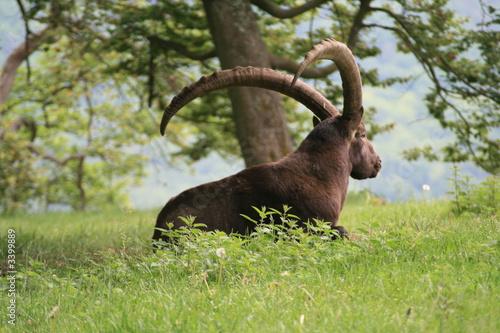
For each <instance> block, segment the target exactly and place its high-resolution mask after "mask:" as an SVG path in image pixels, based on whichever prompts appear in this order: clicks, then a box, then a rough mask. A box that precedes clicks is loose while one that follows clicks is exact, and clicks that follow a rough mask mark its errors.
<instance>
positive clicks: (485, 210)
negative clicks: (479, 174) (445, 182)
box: [448, 166, 500, 215]
mask: <svg viewBox="0 0 500 333" xmlns="http://www.w3.org/2000/svg"><path fill="white" fill-rule="evenodd" d="M449 180H450V183H451V187H452V190H451V191H450V192H448V194H449V195H450V197H451V201H452V211H453V212H455V213H456V214H458V215H460V214H468V215H471V214H491V215H498V213H499V209H500V207H499V205H498V203H499V202H500V188H499V186H500V178H499V177H497V176H490V177H487V178H486V180H485V181H483V182H481V183H480V184H477V185H476V184H472V183H471V177H470V176H463V175H461V174H460V169H459V167H458V166H453V178H450V179H449Z"/></svg>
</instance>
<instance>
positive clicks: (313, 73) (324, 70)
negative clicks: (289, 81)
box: [269, 52, 337, 79]
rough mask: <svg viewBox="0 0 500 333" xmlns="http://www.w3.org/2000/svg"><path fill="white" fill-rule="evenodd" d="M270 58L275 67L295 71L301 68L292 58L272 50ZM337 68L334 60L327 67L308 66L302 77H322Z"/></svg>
mask: <svg viewBox="0 0 500 333" xmlns="http://www.w3.org/2000/svg"><path fill="white" fill-rule="evenodd" d="M269 58H270V59H271V66H272V67H273V68H275V69H281V70H284V71H287V72H290V73H295V72H296V71H297V69H298V68H299V63H298V62H296V61H294V60H292V59H290V58H287V57H282V56H279V55H276V54H274V53H271V52H269ZM336 70H337V65H335V64H334V63H333V62H332V63H331V64H330V65H328V66H326V67H320V68H314V67H307V68H306V69H305V70H304V72H302V74H301V77H303V78H306V79H320V78H323V77H325V76H327V75H329V74H331V73H333V72H335V71H336Z"/></svg>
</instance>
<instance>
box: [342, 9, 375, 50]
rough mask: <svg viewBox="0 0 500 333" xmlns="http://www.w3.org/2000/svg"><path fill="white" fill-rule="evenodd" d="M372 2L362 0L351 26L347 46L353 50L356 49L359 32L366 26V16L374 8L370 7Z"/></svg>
mask: <svg viewBox="0 0 500 333" xmlns="http://www.w3.org/2000/svg"><path fill="white" fill-rule="evenodd" d="M371 2H372V0H361V2H360V6H359V10H358V12H357V13H356V15H355V16H354V21H353V23H352V26H351V32H350V33H349V38H348V39H347V46H348V47H349V48H350V49H351V50H354V48H355V46H356V43H357V41H358V36H359V32H360V31H361V29H362V28H363V27H364V24H363V20H364V18H365V17H366V15H368V13H370V11H371V10H372V8H371V7H370V3H371Z"/></svg>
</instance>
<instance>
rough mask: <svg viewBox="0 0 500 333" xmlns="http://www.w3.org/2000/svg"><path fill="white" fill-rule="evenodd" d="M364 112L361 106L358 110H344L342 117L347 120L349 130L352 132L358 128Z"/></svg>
mask: <svg viewBox="0 0 500 333" xmlns="http://www.w3.org/2000/svg"><path fill="white" fill-rule="evenodd" d="M363 113H364V108H363V107H360V108H359V110H358V112H349V113H345V112H344V113H343V114H342V119H344V120H345V121H346V122H347V126H348V130H349V131H350V132H354V131H355V130H356V129H357V128H358V126H359V124H360V123H361V119H363Z"/></svg>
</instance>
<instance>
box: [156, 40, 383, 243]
mask: <svg viewBox="0 0 500 333" xmlns="http://www.w3.org/2000/svg"><path fill="white" fill-rule="evenodd" d="M319 59H330V60H332V61H334V62H335V64H336V66H337V68H338V70H339V72H340V75H341V78H342V87H343V96H344V109H343V113H342V114H340V113H339V111H337V109H336V108H335V107H334V106H333V105H332V104H331V103H330V102H329V101H328V100H327V99H326V98H325V97H323V96H322V95H321V94H320V93H319V92H318V91H316V90H315V89H314V88H312V87H311V86H309V85H307V84H305V83H304V82H302V81H300V80H299V81H298V80H297V79H298V77H299V76H300V74H301V73H302V71H303V70H304V69H305V68H306V67H307V66H308V64H310V63H311V62H313V61H316V60H319ZM234 86H252V87H259V88H265V89H271V90H274V91H278V92H280V93H282V94H285V95H287V96H290V97H292V98H294V99H295V100H297V101H298V102H300V103H302V104H303V105H305V106H306V107H307V108H309V109H310V110H311V111H312V112H313V113H314V114H315V116H316V117H318V118H319V119H320V121H319V120H317V121H316V122H315V126H314V128H313V130H312V131H311V132H310V133H309V135H308V136H307V137H306V138H305V139H304V141H303V142H302V143H301V144H300V146H299V147H298V149H297V150H296V151H294V152H293V153H291V154H289V155H287V156H285V157H283V158H282V159H280V160H279V161H277V162H272V163H265V164H261V165H256V166H252V167H249V168H247V169H244V170H243V171H240V172H238V173H237V174H234V175H232V176H229V177H226V178H223V179H221V180H219V181H215V182H210V183H206V184H202V185H199V186H196V187H193V188H190V189H188V190H186V191H184V192H182V193H180V194H179V195H177V196H175V197H173V198H171V199H170V200H169V201H168V202H167V204H166V205H165V207H163V209H162V210H161V212H160V214H159V215H158V219H157V221H156V228H155V231H154V234H153V239H154V240H161V239H163V240H166V239H165V237H164V236H162V231H161V230H159V229H168V228H169V227H168V225H169V223H172V224H171V225H170V226H172V225H173V228H174V229H177V228H180V227H182V226H185V223H184V222H183V221H182V220H181V219H180V218H179V217H187V216H196V217H197V220H196V221H197V222H200V223H203V224H205V225H206V228H204V229H206V230H220V231H224V232H226V233H228V234H229V233H239V234H248V233H249V232H251V231H252V230H253V229H254V228H255V223H252V222H251V221H249V220H247V219H246V218H244V217H242V214H244V215H247V216H249V217H253V218H255V220H258V217H257V216H256V212H255V210H254V209H253V208H252V206H255V207H259V208H260V207H263V206H264V207H268V208H276V209H281V208H282V207H283V205H287V206H289V207H292V209H291V210H290V213H291V214H294V215H296V216H298V217H299V218H300V220H301V221H308V220H311V221H312V220H313V219H319V220H323V221H329V222H331V223H332V227H333V228H334V229H336V230H337V231H338V233H339V234H340V235H342V236H343V235H347V231H346V230H345V229H344V228H343V227H341V226H338V225H337V222H338V219H339V215H340V212H341V210H342V208H343V205H344V201H345V198H346V195H347V188H348V183H349V176H351V177H353V178H355V179H366V178H373V177H375V176H377V174H378V172H379V171H380V169H381V167H382V164H381V160H380V158H379V156H378V155H377V154H376V153H375V150H374V149H373V146H372V144H371V142H370V141H369V140H368V139H367V138H366V130H365V125H364V124H363V123H362V121H361V118H362V116H363V106H362V95H361V88H362V87H361V77H360V74H359V70H358V66H357V64H356V62H355V60H354V57H353V55H352V53H351V51H350V50H349V49H348V48H347V46H345V45H344V44H342V43H339V42H337V41H335V40H333V39H326V40H323V41H322V42H321V43H319V44H318V45H316V46H314V47H313V48H312V49H311V51H309V52H308V53H307V54H306V57H305V59H304V61H303V62H302V63H301V64H300V66H299V68H298V70H297V73H296V74H295V77H292V76H291V75H289V74H285V73H281V72H278V71H275V70H272V69H266V68H254V67H237V68H234V69H232V70H222V71H216V72H214V73H213V74H212V75H209V76H203V77H202V78H201V79H200V80H199V81H197V82H195V83H192V84H190V85H188V86H186V87H185V88H184V89H183V90H182V91H181V92H180V93H179V94H178V95H177V96H176V97H174V99H173V100H172V102H171V104H170V105H169V106H168V107H167V108H166V109H165V112H164V114H163V118H162V121H161V126H160V131H161V133H162V135H163V134H164V133H165V127H166V126H167V124H168V122H169V121H170V119H171V118H172V117H173V116H174V115H175V114H176V112H177V111H178V110H180V109H181V108H182V107H183V106H184V105H186V104H188V103H189V102H190V101H192V100H193V99H195V98H197V97H199V96H201V95H204V94H206V93H209V92H212V91H215V90H219V89H223V88H229V87H234ZM299 223H300V222H299Z"/></svg>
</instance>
